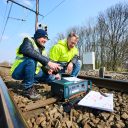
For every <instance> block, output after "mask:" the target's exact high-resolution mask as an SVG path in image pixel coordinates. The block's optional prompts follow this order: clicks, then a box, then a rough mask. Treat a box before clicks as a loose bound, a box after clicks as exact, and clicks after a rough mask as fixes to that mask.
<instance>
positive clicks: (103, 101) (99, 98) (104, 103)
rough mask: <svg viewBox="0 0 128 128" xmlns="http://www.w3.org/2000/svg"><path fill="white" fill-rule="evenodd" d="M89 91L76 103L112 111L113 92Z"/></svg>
mask: <svg viewBox="0 0 128 128" xmlns="http://www.w3.org/2000/svg"><path fill="white" fill-rule="evenodd" d="M105 94H106V96H104V95H103V94H101V93H100V92H96V91H90V92H89V93H88V94H87V95H86V96H85V97H84V98H83V99H82V100H80V102H79V103H78V105H81V106H86V107H91V108H96V109H100V110H105V111H110V112H113V94H109V93H105Z"/></svg>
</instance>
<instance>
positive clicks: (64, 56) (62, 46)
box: [49, 40, 78, 62]
mask: <svg viewBox="0 0 128 128" xmlns="http://www.w3.org/2000/svg"><path fill="white" fill-rule="evenodd" d="M75 55H78V49H77V48H76V47H73V48H72V49H70V50H69V49H68V46H67V40H59V41H58V43H57V44H55V45H54V46H53V47H52V48H51V49H50V54H49V57H50V59H51V60H54V61H57V62H70V61H71V60H72V59H73V57H74V56H75Z"/></svg>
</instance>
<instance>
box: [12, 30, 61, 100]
mask: <svg viewBox="0 0 128 128" xmlns="http://www.w3.org/2000/svg"><path fill="white" fill-rule="evenodd" d="M47 40H48V35H47V32H46V31H44V30H43V29H38V30H37V31H36V32H35V34H34V37H25V38H24V39H23V42H22V44H21V45H20V46H19V48H18V49H17V53H16V59H15V62H14V63H13V65H12V67H11V75H12V78H14V79H16V80H23V81H22V86H23V94H24V95H25V96H27V97H28V98H30V99H33V100H36V99H40V98H41V96H40V95H39V94H38V93H37V92H36V90H35V87H34V83H35V82H38V81H45V82H51V81H52V80H54V79H57V76H56V75H54V74H52V71H58V70H59V69H60V65H59V64H57V63H53V62H51V61H50V60H49V58H48V57H47V56H46V52H45V47H44V44H45V43H46V41H47ZM42 67H43V68H42ZM45 67H48V69H49V70H48V72H44V70H43V69H45ZM50 70H52V71H50ZM35 86H36V85H35Z"/></svg>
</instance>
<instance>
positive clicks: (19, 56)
mask: <svg viewBox="0 0 128 128" xmlns="http://www.w3.org/2000/svg"><path fill="white" fill-rule="evenodd" d="M27 38H28V39H29V40H30V42H31V43H32V45H33V47H34V50H36V51H37V52H39V49H38V47H37V45H36V43H35V41H34V40H33V39H32V38H30V37H27ZM22 43H23V42H22ZM42 55H43V56H47V53H46V51H45V50H42ZM23 61H24V56H23V54H19V48H18V49H17V50H16V59H15V61H14V63H13V65H12V67H11V74H12V73H13V72H14V70H15V69H16V67H17V66H18V65H19V64H20V63H22V62H23ZM42 66H43V65H42V64H41V63H40V62H37V66H36V71H35V73H36V74H38V73H39V71H40V69H41V67H42Z"/></svg>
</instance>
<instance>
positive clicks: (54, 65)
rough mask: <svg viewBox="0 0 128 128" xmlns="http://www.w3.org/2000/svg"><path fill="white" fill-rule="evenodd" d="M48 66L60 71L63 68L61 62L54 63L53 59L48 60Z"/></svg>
mask: <svg viewBox="0 0 128 128" xmlns="http://www.w3.org/2000/svg"><path fill="white" fill-rule="evenodd" d="M48 66H49V67H50V69H52V70H53V71H55V72H58V71H59V70H61V66H60V64H57V63H53V62H51V61H49V62H48Z"/></svg>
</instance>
